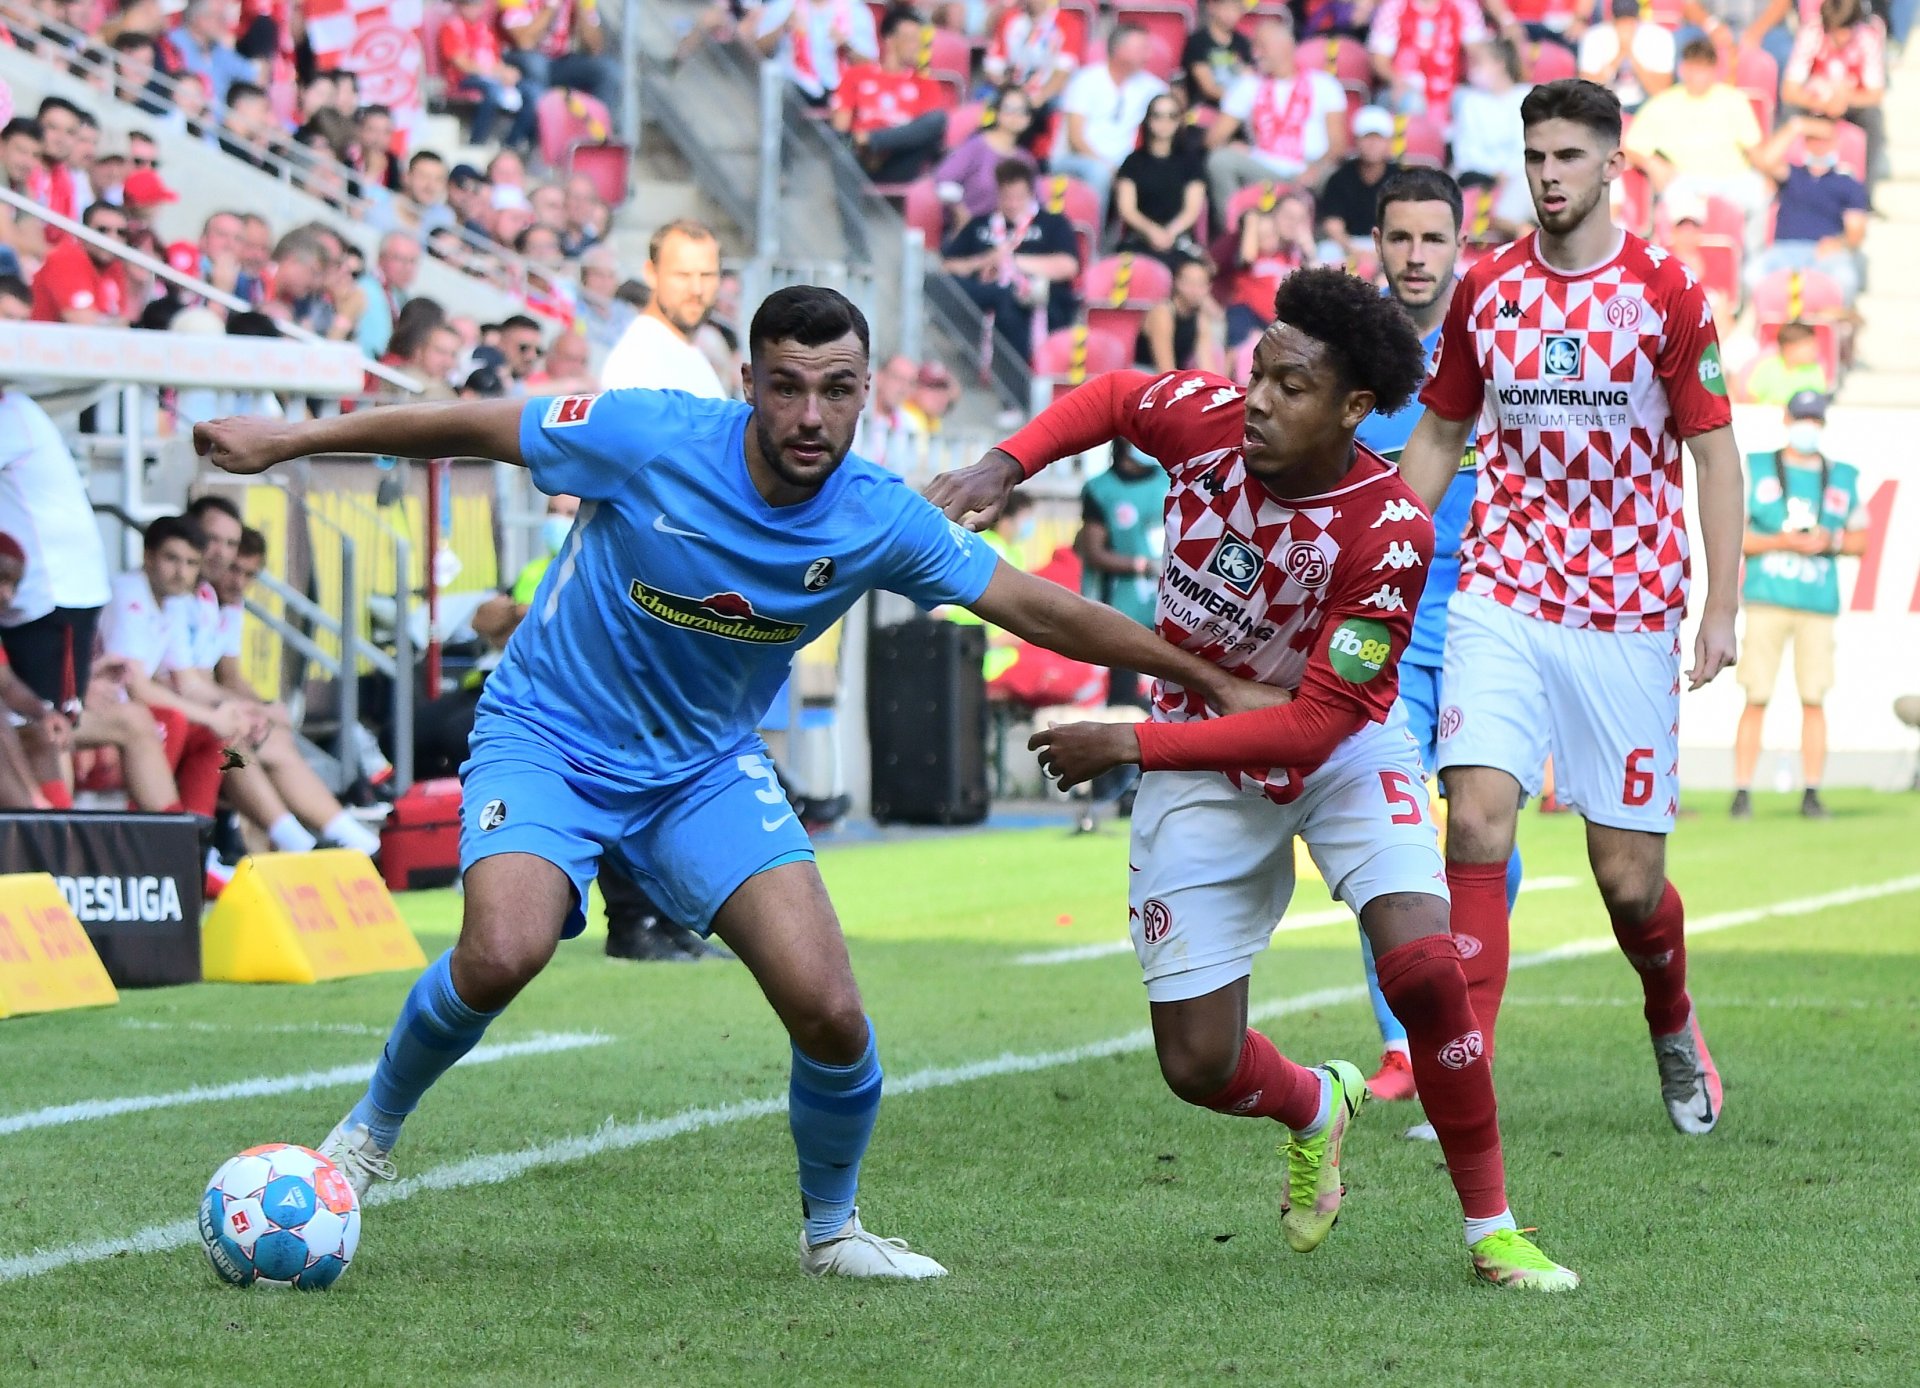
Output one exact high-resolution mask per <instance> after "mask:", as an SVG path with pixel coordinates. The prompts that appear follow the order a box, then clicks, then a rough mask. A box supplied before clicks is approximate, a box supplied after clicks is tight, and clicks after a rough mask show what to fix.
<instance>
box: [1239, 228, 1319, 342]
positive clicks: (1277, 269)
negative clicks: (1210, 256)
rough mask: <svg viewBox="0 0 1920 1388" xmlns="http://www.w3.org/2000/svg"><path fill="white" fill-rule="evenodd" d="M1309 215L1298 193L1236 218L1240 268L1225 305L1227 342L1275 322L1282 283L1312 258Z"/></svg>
mask: <svg viewBox="0 0 1920 1388" xmlns="http://www.w3.org/2000/svg"><path fill="white" fill-rule="evenodd" d="M1315 249H1316V248H1315V246H1314V242H1313V214H1312V213H1311V212H1309V211H1308V210H1307V200H1306V199H1305V198H1304V197H1303V196H1301V195H1300V194H1299V193H1285V194H1282V195H1281V197H1280V198H1279V200H1278V201H1276V202H1275V203H1274V205H1273V207H1272V209H1271V210H1267V209H1264V208H1260V207H1252V208H1249V209H1247V215H1246V216H1245V217H1243V218H1241V220H1240V255H1239V272H1238V273H1237V274H1236V275H1234V277H1233V301H1232V302H1231V303H1229V304H1228V305H1227V346H1228V347H1229V348H1233V347H1238V346H1239V345H1240V344H1241V343H1243V342H1245V341H1246V340H1247V339H1248V338H1250V337H1255V336H1258V335H1259V334H1260V333H1261V332H1263V331H1265V329H1266V327H1267V325H1268V324H1270V323H1272V322H1273V296H1274V295H1275V294H1277V293H1278V292H1279V291H1280V281H1282V280H1284V279H1285V278H1286V277H1287V276H1288V275H1291V274H1292V273H1293V272H1294V271H1295V270H1298V269H1299V268H1300V267H1301V266H1303V265H1311V264H1313V262H1314V255H1315Z"/></svg>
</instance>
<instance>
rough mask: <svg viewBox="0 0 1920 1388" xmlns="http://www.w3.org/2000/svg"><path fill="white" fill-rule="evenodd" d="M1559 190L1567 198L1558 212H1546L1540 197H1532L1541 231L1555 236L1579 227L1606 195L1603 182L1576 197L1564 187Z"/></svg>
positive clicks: (1605, 186) (1563, 234) (1605, 187)
mask: <svg viewBox="0 0 1920 1388" xmlns="http://www.w3.org/2000/svg"><path fill="white" fill-rule="evenodd" d="M1559 191H1560V192H1561V193H1562V194H1563V195H1564V196H1565V197H1566V199H1567V205H1566V206H1565V207H1563V208H1561V209H1560V210H1559V211H1558V212H1552V213H1549V212H1546V211H1544V210H1542V208H1541V206H1540V199H1539V198H1538V197H1537V196H1536V197H1535V198H1534V203H1533V210H1534V215H1535V216H1537V217H1539V218H1540V227H1541V229H1542V230H1543V231H1547V232H1551V233H1552V234H1553V235H1555V236H1565V235H1566V234H1567V233H1569V232H1571V231H1573V230H1575V229H1576V228H1577V227H1579V226H1580V225H1581V224H1582V223H1583V222H1585V221H1586V220H1587V218H1588V217H1589V216H1591V215H1592V213H1593V209H1594V208H1596V207H1598V206H1599V205H1600V200H1601V199H1602V198H1603V197H1605V196H1606V192H1607V185H1606V184H1604V183H1602V184H1599V185H1597V186H1596V187H1593V188H1590V189H1588V190H1587V191H1586V192H1585V193H1584V194H1582V195H1580V196H1578V197H1576V196H1574V195H1573V194H1572V193H1568V192H1566V190H1565V189H1561V190H1559Z"/></svg>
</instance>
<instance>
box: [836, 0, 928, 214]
mask: <svg viewBox="0 0 1920 1388" xmlns="http://www.w3.org/2000/svg"><path fill="white" fill-rule="evenodd" d="M919 57H920V19H919V16H918V15H916V14H914V12H913V11H912V10H908V9H896V10H889V11H888V12H887V17H886V18H885V19H883V20H881V21H880V61H879V62H877V63H858V64H855V65H854V66H853V67H850V68H848V69H847V70H846V71H845V72H844V73H842V74H841V76H840V88H839V90H838V91H836V92H835V93H834V94H833V128H834V129H835V130H838V131H839V132H840V133H841V134H842V135H849V136H851V137H852V139H853V149H854V154H855V156H856V157H857V158H858V159H859V160H860V164H861V167H862V168H864V169H866V171H867V172H868V173H869V174H870V175H872V177H873V181H874V182H875V183H911V182H912V181H913V180H914V179H916V178H918V177H919V176H920V175H921V174H923V173H925V172H926V169H927V166H928V165H929V164H931V163H932V162H933V160H934V158H935V157H936V156H937V155H938V154H939V153H940V150H941V148H942V147H943V146H944V145H945V143H946V138H947V113H946V111H945V109H944V107H943V106H942V105H941V103H940V86H939V84H938V83H937V82H935V81H933V80H932V79H931V78H929V77H927V76H926V75H925V74H923V73H921V72H918V71H917V70H916V68H917V65H918V61H919Z"/></svg>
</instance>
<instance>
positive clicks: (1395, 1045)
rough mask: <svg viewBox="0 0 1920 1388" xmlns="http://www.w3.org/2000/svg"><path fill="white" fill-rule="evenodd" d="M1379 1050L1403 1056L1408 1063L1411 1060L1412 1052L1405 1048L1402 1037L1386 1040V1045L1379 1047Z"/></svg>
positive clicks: (1404, 1041) (1405, 1044)
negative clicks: (1395, 1039)
mask: <svg viewBox="0 0 1920 1388" xmlns="http://www.w3.org/2000/svg"><path fill="white" fill-rule="evenodd" d="M1381 1051H1382V1053H1383V1054H1386V1055H1399V1056H1405V1057H1406V1058H1407V1060H1408V1062H1409V1063H1411V1062H1412V1060H1413V1052H1412V1051H1409V1050H1408V1049H1407V1043H1406V1039H1405V1038H1404V1037H1403V1038H1402V1039H1400V1040H1398V1041H1389V1042H1387V1043H1386V1045H1384V1046H1382V1047H1381Z"/></svg>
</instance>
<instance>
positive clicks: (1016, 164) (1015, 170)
mask: <svg viewBox="0 0 1920 1388" xmlns="http://www.w3.org/2000/svg"><path fill="white" fill-rule="evenodd" d="M1016 183H1024V184H1026V185H1027V186H1028V187H1029V188H1032V187H1037V186H1038V181H1037V179H1036V178H1035V176H1034V172H1033V165H1031V164H1029V163H1028V162H1027V161H1026V160H1024V159H1002V160H1001V161H1000V162H999V163H998V164H995V165H994V166H993V186H994V187H996V188H1010V187H1012V186H1013V185H1014V184H1016Z"/></svg>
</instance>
